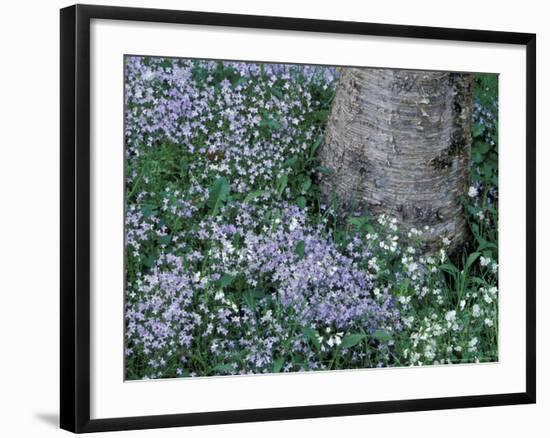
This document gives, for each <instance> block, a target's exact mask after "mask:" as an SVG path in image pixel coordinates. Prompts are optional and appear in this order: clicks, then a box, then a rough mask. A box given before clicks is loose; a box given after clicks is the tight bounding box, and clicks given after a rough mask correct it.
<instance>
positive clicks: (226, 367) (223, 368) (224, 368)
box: [212, 363, 233, 372]
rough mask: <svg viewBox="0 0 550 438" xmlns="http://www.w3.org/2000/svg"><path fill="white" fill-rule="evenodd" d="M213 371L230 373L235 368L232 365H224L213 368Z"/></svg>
mask: <svg viewBox="0 0 550 438" xmlns="http://www.w3.org/2000/svg"><path fill="white" fill-rule="evenodd" d="M212 371H222V372H229V371H233V367H232V366H231V364H228V363H222V364H219V365H216V366H215V367H214V368H212Z"/></svg>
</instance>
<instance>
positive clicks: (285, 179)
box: [277, 175, 288, 198]
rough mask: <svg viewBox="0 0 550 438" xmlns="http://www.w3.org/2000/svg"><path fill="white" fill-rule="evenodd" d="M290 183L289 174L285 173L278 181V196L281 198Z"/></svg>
mask: <svg viewBox="0 0 550 438" xmlns="http://www.w3.org/2000/svg"><path fill="white" fill-rule="evenodd" d="M287 184H288V176H287V175H283V176H281V177H280V178H279V180H278V182H277V197H278V198H280V197H281V196H282V194H283V192H284V191H285V189H286V185H287Z"/></svg>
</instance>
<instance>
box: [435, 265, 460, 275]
mask: <svg viewBox="0 0 550 438" xmlns="http://www.w3.org/2000/svg"><path fill="white" fill-rule="evenodd" d="M439 269H441V270H443V271H445V272H448V273H449V274H457V273H458V269H457V268H456V267H455V266H453V265H450V264H448V263H444V264H442V265H440V266H439Z"/></svg>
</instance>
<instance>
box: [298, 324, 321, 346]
mask: <svg viewBox="0 0 550 438" xmlns="http://www.w3.org/2000/svg"><path fill="white" fill-rule="evenodd" d="M302 333H303V334H304V335H305V336H306V338H308V339H309V340H310V341H311V343H312V344H313V346H314V347H315V348H316V349H317V350H319V349H320V348H321V344H320V343H319V339H318V337H317V336H318V335H317V332H316V331H315V330H313V329H312V328H310V327H302Z"/></svg>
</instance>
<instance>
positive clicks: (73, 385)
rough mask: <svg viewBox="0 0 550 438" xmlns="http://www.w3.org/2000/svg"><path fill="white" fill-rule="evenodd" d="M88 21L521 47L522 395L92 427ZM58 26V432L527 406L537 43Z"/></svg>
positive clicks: (175, 14) (198, 19)
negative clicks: (107, 25) (523, 147)
mask: <svg viewBox="0 0 550 438" xmlns="http://www.w3.org/2000/svg"><path fill="white" fill-rule="evenodd" d="M92 19H108V20H130V21H142V22H156V23H182V24H195V25H208V26H230V27H240V28H262V29H271V30H295V31H307V32H328V33H335V34H356V35H372V36H384V37H408V38H422V39H438V40H452V41H460V42H488V43H505V44H516V45H522V46H525V47H526V60H527V62H526V66H525V68H526V79H527V81H526V82H527V88H526V90H525V92H526V109H527V114H526V120H527V126H526V133H525V135H526V147H527V151H526V153H527V173H526V175H527V194H526V195H527V198H526V201H527V208H526V218H527V226H526V242H527V247H526V254H527V260H526V274H527V275H526V278H527V284H526V291H527V296H526V321H527V326H526V356H525V362H526V375H525V382H526V384H525V388H526V390H525V392H518V393H508V394H487V395H476V396H460V397H443V398H429V399H415V400H392V401H380V402H366V403H350V404H329V405H316V406H289V407H283V408H269V409H251V410H240V411H222V412H202V413H200V412H199V413H186V414H173V415H154V416H140V417H129V418H102V419H90V359H91V357H90V348H89V347H90V213H91V209H90V21H91V20H92ZM60 24H61V26H60V27H61V29H60V35H61V41H60V50H61V63H60V73H61V74H60V88H61V112H60V123H61V126H60V130H61V155H60V165H61V211H60V213H61V221H60V226H61V230H60V231H61V270H60V276H61V278H60V283H61V291H60V295H61V297H60V298H61V303H60V306H61V322H60V323H61V326H60V329H61V348H60V360H61V370H60V373H61V374H60V376H61V385H60V411H61V412H60V426H61V428H63V429H66V430H69V431H72V432H75V433H81V432H100V431H114V430H128V429H145V428H160V427H173V426H194V425H206V424H220V423H240V422H251V421H270V420H285V419H302V418H314V417H329V416H345V415H364V414H374V413H389V412H405V411H426V410H438V409H455V408H468V407H482V406H498V405H515V404H527V403H535V400H536V384H535V382H536V368H535V363H536V350H535V342H536V339H535V326H536V320H535V286H536V272H535V269H536V267H535V266H536V260H535V257H536V235H535V233H536V231H535V216H536V205H535V189H536V188H535V181H536V174H535V169H536V166H535V157H536V150H535V139H536V134H535V132H536V131H535V130H536V125H535V119H536V115H535V111H536V109H535V107H536V103H535V94H536V73H535V71H536V35H535V34H529V33H513V32H495V31H483V30H465V29H447V28H435V27H421V26H402V25H389V24H375V23H359V22H343V21H328V20H312V19H302V18H286V17H285V18H283V17H266V16H252V15H233V14H221V13H205V12H189V11H175V10H159V9H142V8H126V7H110V6H109V7H108V6H91V5H74V6H70V7H67V8H64V9H61V19H60Z"/></svg>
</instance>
